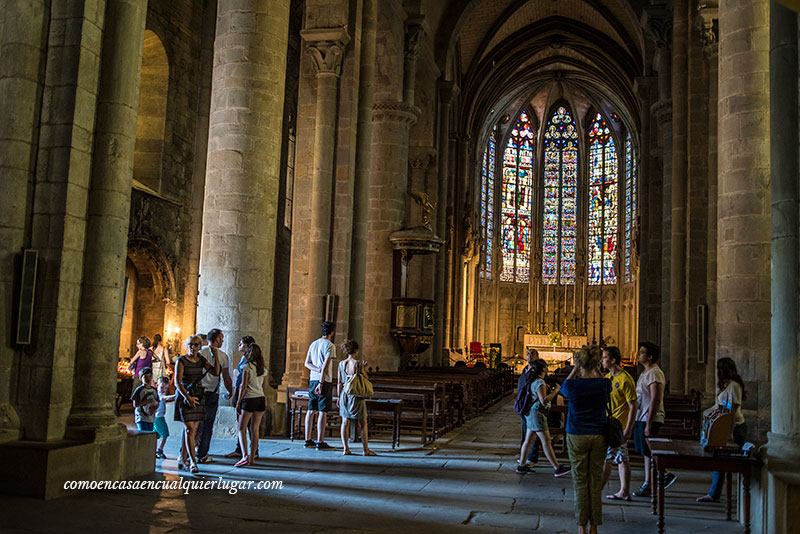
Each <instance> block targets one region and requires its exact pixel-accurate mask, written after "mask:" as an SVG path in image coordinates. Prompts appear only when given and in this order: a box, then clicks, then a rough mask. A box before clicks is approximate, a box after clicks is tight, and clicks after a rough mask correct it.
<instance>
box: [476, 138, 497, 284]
mask: <svg viewBox="0 0 800 534" xmlns="http://www.w3.org/2000/svg"><path fill="white" fill-rule="evenodd" d="M496 130H497V128H496V127H495V128H493V129H492V132H491V134H489V142H488V143H487V145H486V150H485V151H484V152H483V163H482V165H481V178H482V180H481V236H482V237H483V244H484V249H483V267H482V268H481V270H480V275H481V277H483V278H486V279H491V278H492V266H493V262H492V260H493V259H494V258H493V253H494V194H495V192H494V159H495V146H496V137H495V135H496Z"/></svg>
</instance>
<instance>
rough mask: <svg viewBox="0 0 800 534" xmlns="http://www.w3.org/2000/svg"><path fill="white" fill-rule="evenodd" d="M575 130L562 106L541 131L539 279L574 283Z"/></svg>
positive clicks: (575, 218) (576, 167)
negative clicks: (540, 258)
mask: <svg viewBox="0 0 800 534" xmlns="http://www.w3.org/2000/svg"><path fill="white" fill-rule="evenodd" d="M577 198H578V132H577V129H576V128H575V120H574V119H573V118H572V116H571V115H570V113H569V111H568V110H567V108H566V107H565V106H559V107H558V108H556V110H555V112H554V113H553V116H552V117H551V118H550V121H549V122H548V123H547V129H546V130H545V133H544V206H543V212H542V213H543V225H542V282H543V283H545V284H557V283H561V284H574V283H575V239H576V237H577V225H576V222H577Z"/></svg>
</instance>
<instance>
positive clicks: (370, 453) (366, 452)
mask: <svg viewBox="0 0 800 534" xmlns="http://www.w3.org/2000/svg"><path fill="white" fill-rule="evenodd" d="M364 456H378V454H377V453H374V452H372V451H371V450H366V451H364Z"/></svg>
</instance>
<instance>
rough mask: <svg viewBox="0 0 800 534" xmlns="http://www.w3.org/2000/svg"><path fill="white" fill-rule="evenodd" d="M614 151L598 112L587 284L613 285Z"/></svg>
mask: <svg viewBox="0 0 800 534" xmlns="http://www.w3.org/2000/svg"><path fill="white" fill-rule="evenodd" d="M617 172H618V162H617V149H616V147H615V145H614V139H613V137H612V136H611V130H610V129H609V127H608V125H607V124H606V121H605V120H604V119H603V117H602V115H600V114H599V113H598V114H597V115H595V117H594V121H592V126H591V127H590V128H589V283H590V284H595V285H596V284H601V283H602V284H614V283H616V281H617V273H616V272H615V271H614V257H615V255H616V253H617V217H618V211H619V205H618V198H617V193H618V192H617Z"/></svg>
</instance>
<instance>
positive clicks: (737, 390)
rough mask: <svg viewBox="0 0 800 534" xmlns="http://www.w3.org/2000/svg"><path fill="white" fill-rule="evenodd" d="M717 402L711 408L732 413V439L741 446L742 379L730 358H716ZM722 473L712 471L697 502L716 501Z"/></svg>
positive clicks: (744, 431)
mask: <svg viewBox="0 0 800 534" xmlns="http://www.w3.org/2000/svg"><path fill="white" fill-rule="evenodd" d="M717 388H718V389H719V394H718V395H717V404H716V406H714V408H712V410H716V411H718V412H721V413H728V412H730V413H732V414H733V441H734V442H735V443H736V444H737V445H738V446H739V447H741V446H742V445H744V442H745V440H746V439H747V424H745V422H744V415H743V414H742V401H743V400H744V398H745V395H744V380H742V377H741V376H739V372H738V371H737V370H736V363H735V362H734V361H733V360H732V359H730V358H720V359H719V360H717ZM722 481H723V478H722V473H720V472H719V471H714V477H713V479H712V481H711V487H710V488H709V489H708V494H707V495H703V496H702V497H698V498H697V502H718V501H719V498H720V497H721V496H722Z"/></svg>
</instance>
